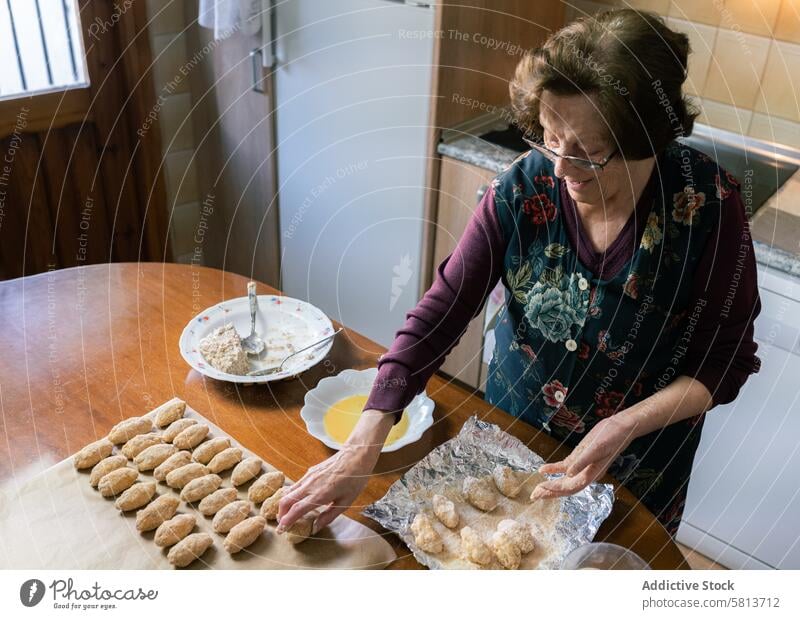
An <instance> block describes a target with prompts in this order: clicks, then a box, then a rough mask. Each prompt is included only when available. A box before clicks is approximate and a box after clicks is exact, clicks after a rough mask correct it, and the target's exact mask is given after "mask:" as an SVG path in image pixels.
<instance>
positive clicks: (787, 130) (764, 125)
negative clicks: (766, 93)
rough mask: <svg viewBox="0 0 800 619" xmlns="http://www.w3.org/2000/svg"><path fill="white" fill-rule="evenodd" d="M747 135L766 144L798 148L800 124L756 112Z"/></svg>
mask: <svg viewBox="0 0 800 619" xmlns="http://www.w3.org/2000/svg"><path fill="white" fill-rule="evenodd" d="M748 135H750V136H752V137H754V138H758V139H760V140H767V141H768V142H777V143H778V144H786V145H787V146H792V147H794V148H800V123H795V122H792V121H790V120H783V119H782V118H778V117H777V116H769V115H767V114H761V113H758V112H756V113H755V114H753V120H752V121H751V122H750V131H749V132H748Z"/></svg>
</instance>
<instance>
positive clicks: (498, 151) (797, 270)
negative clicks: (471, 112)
mask: <svg viewBox="0 0 800 619" xmlns="http://www.w3.org/2000/svg"><path fill="white" fill-rule="evenodd" d="M438 152H439V154H441V155H446V156H448V157H451V158H453V159H456V160H458V161H463V162H465V163H469V164H472V165H475V166H478V167H480V168H484V169H487V170H491V171H492V172H495V173H500V172H502V171H503V170H504V169H506V168H507V167H508V166H509V165H511V163H513V161H514V159H516V158H517V157H518V156H519V154H520V153H518V152H516V151H514V150H511V149H509V148H504V147H502V146H497V145H495V144H491V143H489V142H487V141H485V140H481V139H480V138H478V137H474V136H471V135H463V134H462V135H461V136H460V137H457V138H455V139H453V140H449V141H445V142H442V143H441V144H439V147H438ZM795 211H796V212H795ZM750 228H751V234H752V237H753V246H754V249H755V254H756V260H757V261H758V263H759V264H760V265H762V266H763V267H766V268H769V269H774V270H776V271H780V272H781V273H785V274H788V275H792V276H795V277H798V278H800V244H799V243H798V239H800V172H798V173H797V174H795V176H794V177H792V179H790V180H789V181H788V182H786V183H785V184H784V185H783V187H781V189H780V190H779V191H778V192H777V193H776V194H775V195H774V196H773V197H772V198H770V199H769V200H768V201H767V202H766V203H765V204H764V205H763V206H762V207H761V208H759V209H758V210H757V211H756V214H755V216H754V217H753V218H752V219H751V222H750Z"/></svg>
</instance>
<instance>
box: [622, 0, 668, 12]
mask: <svg viewBox="0 0 800 619" xmlns="http://www.w3.org/2000/svg"><path fill="white" fill-rule="evenodd" d="M619 4H620V5H621V6H624V5H625V4H627V5H628V6H629V7H630V8H632V9H638V10H640V11H652V12H653V13H658V14H659V15H666V14H667V11H669V0H627V2H624V3H623V2H620V3H619Z"/></svg>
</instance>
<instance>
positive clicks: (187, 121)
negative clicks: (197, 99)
mask: <svg viewBox="0 0 800 619" xmlns="http://www.w3.org/2000/svg"><path fill="white" fill-rule="evenodd" d="M191 110H192V97H191V95H190V94H189V93H188V92H182V93H179V94H176V95H171V96H169V97H166V98H165V99H164V103H163V105H162V106H161V115H160V117H159V127H160V128H161V146H162V148H163V149H164V151H165V152H174V151H179V150H187V149H190V148H194V136H193V134H192V119H191Z"/></svg>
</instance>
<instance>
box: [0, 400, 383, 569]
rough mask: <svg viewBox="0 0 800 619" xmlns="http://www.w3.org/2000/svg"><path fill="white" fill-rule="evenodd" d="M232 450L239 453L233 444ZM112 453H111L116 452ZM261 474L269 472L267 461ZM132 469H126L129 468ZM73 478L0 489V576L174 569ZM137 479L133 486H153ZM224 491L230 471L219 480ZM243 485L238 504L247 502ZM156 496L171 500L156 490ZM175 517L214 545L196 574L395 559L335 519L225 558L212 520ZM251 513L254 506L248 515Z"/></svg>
mask: <svg viewBox="0 0 800 619" xmlns="http://www.w3.org/2000/svg"><path fill="white" fill-rule="evenodd" d="M185 416H186V417H193V418H195V419H197V420H198V422H199V423H205V424H208V426H209V428H211V432H210V433H209V438H212V437H218V436H226V434H225V433H224V432H223V431H222V430H220V429H219V428H218V427H217V426H215V425H214V424H212V423H211V422H210V421H208V420H207V419H206V418H204V417H203V416H202V415H200V414H199V413H197V412H195V411H193V410H191V409H190V408H189V407H188V406H187V408H186V415H185ZM231 443H232V444H233V445H235V446H238V447H241V448H242V451H243V452H244V454H245V456H244V457H248V456H250V455H257V454H252V453H250V452H248V451H247V450H246V449H244V448H243V447H242V446H241V445H239V444H238V443H237V442H236V441H235V440H233V439H232V438H231ZM114 451H115V453H116V452H117V451H118V448H116V449H115V450H114ZM264 464H265V471H264V472H266V471H268V470H273V469H272V467H270V466H269V464H267V463H266V462H265V463H264ZM129 465H130V466H133V465H132V463H129ZM90 470H91V469H87V470H86V471H76V470H75V468H74V466H73V464H72V458H68V459H66V460H63V461H61V462H59V463H58V464H56V465H54V466H53V467H51V468H49V469H47V470H46V471H44V472H42V473H41V474H39V475H37V476H36V477H34V478H32V479H31V480H29V481H27V482H26V483H24V484H23V485H21V486H20V487H18V488H17V487H10V488H4V489H2V490H0V567H2V568H4V569H174V568H173V566H172V565H170V563H169V562H168V561H167V550H165V549H161V548H159V547H158V546H156V545H155V543H154V542H153V536H154V533H155V532H154V531H150V532H148V533H143V534H142V533H139V532H138V531H137V530H136V526H135V522H136V512H135V511H133V512H130V513H128V514H121V513H120V512H119V511H118V510H117V509H116V508H115V507H114V500H113V499H105V498H103V497H102V496H100V493H99V492H98V491H97V490H95V489H94V488H92V487H91V486H90V485H89V471H90ZM150 473H152V471H150V472H148V473H140V474H139V480H140V481H154V479H153V477H152V476H151V475H150ZM221 477H222V478H223V484H222V486H223V487H230V486H231V483H230V471H227V472H225V473H223V474H222V475H221ZM248 487H249V484H245V485H244V486H241V487H240V488H239V495H240V496H239V498H241V499H246V498H247V488H248ZM158 493H159V494H167V493H176V491H175V490H172V489H171V488H169V487H168V486H167V485H166V484H164V483H163V482H162V483H159V484H158ZM178 513H179V514H181V513H183V514H185V513H194V514H195V515H196V517H197V527H196V528H195V529H194V531H193V532H199V531H205V532H207V533H209V534H210V535H211V536H212V537H213V538H214V545H213V546H212V547H211V548H209V549H208V550H207V551H206V553H205V554H204V555H203V556H202V557H201V558H200V559H199V560H197V561H195V562H194V563H192V565H191V566H190V567H191V568H195V569H198V568H199V569H240V570H241V569H302V568H312V569H368V568H383V567H386V565H388V564H389V563H391V562H392V561H394V560H395V559H396V558H397V555H396V554H395V552H394V550H393V549H392V547H391V546H390V545H389V543H388V542H386V541H385V540H384V539H382V538H381V536H380V535H378V534H376V533H375V532H373V531H372V530H370V529H368V528H367V527H365V526H363V525H361V524H359V523H357V522H355V521H354V520H351V519H349V518H345V517H343V516H340V517H339V518H337V519H336V520H335V521H334V522H333V524H332V525H331V526H329V527H326V528H325V529H324V530H323V531H321V532H320V533H319V534H318V536H317V538H315V539H310V540H308V541H306V542H304V543H302V544H299V545H297V546H293V545H292V544H290V543H289V542H287V541H286V540H284V539H283V536H279V535H277V534H276V533H275V527H274V523H270V524H268V525H267V529H266V530H265V531H264V533H263V534H262V535H261V537H260V538H259V539H258V540H257V541H256V542H255V543H254V544H253V545H252V546H250V547H249V548H247V549H245V550H243V551H242V552H240V553H238V554H236V555H233V556H231V555H229V554H228V553H227V552H226V551H225V549H224V547H223V545H222V542H223V539H224V536H223V535H220V534H218V533H214V532H213V530H212V528H211V518H207V517H205V516H203V515H202V514H200V513H199V512H197V511H196V510H195V508H194V506H192V505H189V504H187V503H185V502H181V505H180V507H179V508H178ZM257 513H258V506H256V507H254V508H253V511H252V515H256V514H257Z"/></svg>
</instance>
